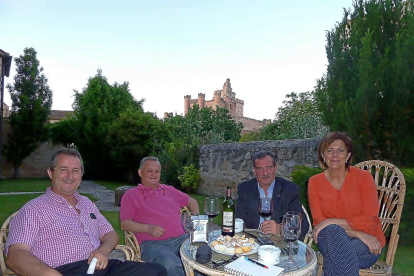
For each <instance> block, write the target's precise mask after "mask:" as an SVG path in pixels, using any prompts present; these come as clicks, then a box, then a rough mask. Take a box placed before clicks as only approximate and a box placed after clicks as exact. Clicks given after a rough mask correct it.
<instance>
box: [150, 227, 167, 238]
mask: <svg viewBox="0 0 414 276" xmlns="http://www.w3.org/2000/svg"><path fill="white" fill-rule="evenodd" d="M147 233H148V234H150V235H151V236H153V237H156V238H159V237H162V236H164V233H165V229H164V228H162V227H161V226H158V225H150V224H148V225H147Z"/></svg>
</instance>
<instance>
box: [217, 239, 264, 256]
mask: <svg viewBox="0 0 414 276" xmlns="http://www.w3.org/2000/svg"><path fill="white" fill-rule="evenodd" d="M254 247H255V249H252V251H250V252H245V253H242V254H236V253H227V252H225V251H220V250H217V249H215V248H214V247H213V246H211V245H210V248H211V250H213V251H214V252H217V253H220V254H224V255H229V256H233V255H234V254H236V255H237V256H245V255H250V254H254V253H256V252H257V248H259V244H258V243H256V242H255V243H254Z"/></svg>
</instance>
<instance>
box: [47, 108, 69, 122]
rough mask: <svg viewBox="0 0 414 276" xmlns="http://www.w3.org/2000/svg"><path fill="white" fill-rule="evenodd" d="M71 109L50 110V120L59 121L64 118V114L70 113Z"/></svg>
mask: <svg viewBox="0 0 414 276" xmlns="http://www.w3.org/2000/svg"><path fill="white" fill-rule="evenodd" d="M72 114H73V111H72V110H50V117H49V120H50V121H60V120H63V119H65V118H66V115H72Z"/></svg>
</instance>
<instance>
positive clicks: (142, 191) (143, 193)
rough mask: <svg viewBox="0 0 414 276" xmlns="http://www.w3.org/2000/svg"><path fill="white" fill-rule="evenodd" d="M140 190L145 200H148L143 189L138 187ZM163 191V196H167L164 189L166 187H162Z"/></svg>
mask: <svg viewBox="0 0 414 276" xmlns="http://www.w3.org/2000/svg"><path fill="white" fill-rule="evenodd" d="M138 188H139V190H140V191H141V193H142V196H143V197H144V200H145V199H147V197H146V196H145V192H144V190H143V189H142V188H141V186H138ZM161 190H162V192H163V194H162V196H165V189H164V187H162V186H161Z"/></svg>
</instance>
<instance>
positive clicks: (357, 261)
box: [317, 224, 381, 276]
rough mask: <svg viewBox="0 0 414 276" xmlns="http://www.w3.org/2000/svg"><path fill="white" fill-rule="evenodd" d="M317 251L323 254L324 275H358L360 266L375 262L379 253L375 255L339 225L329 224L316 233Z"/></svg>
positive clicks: (366, 266)
mask: <svg viewBox="0 0 414 276" xmlns="http://www.w3.org/2000/svg"><path fill="white" fill-rule="evenodd" d="M317 246H318V249H319V252H320V253H321V254H322V255H323V270H324V275H325V276H340V275H341V276H342V275H344V276H345V275H346V276H359V269H360V268H368V267H370V266H372V265H373V264H375V262H376V261H377V260H378V258H379V257H380V256H381V254H378V255H375V254H372V253H371V251H369V247H368V246H367V245H366V244H365V243H363V242H362V241H361V240H360V239H358V238H351V237H349V236H348V234H347V233H346V231H345V230H344V229H343V228H342V227H341V226H339V225H336V224H331V225H328V226H326V227H325V228H323V229H322V230H321V231H320V232H319V234H318V243H317Z"/></svg>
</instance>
